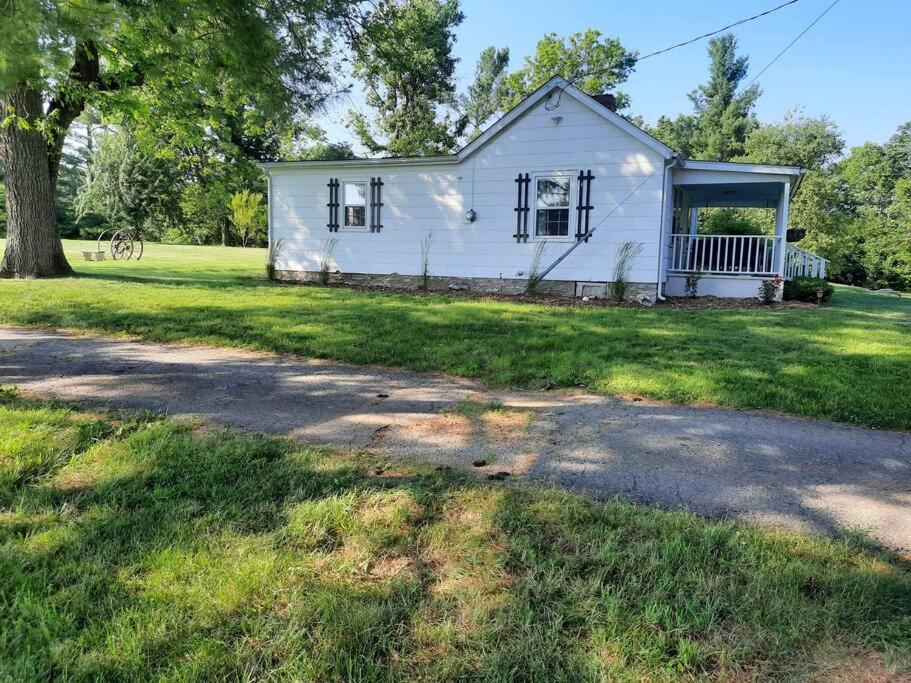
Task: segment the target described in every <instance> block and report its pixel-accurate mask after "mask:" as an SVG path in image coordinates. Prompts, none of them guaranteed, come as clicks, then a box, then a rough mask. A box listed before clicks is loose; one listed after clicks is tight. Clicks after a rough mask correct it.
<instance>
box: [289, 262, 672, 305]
mask: <svg viewBox="0 0 911 683" xmlns="http://www.w3.org/2000/svg"><path fill="white" fill-rule="evenodd" d="M275 279H276V280H279V281H281V282H318V281H319V273H317V272H314V271H303V270H277V271H275ZM329 282H330V283H332V284H346V285H361V286H364V285H369V286H374V287H388V288H390V289H405V290H414V291H417V290H419V289H420V288H421V287H422V286H423V282H424V281H423V278H422V277H421V276H419V275H398V274H397V273H391V274H389V275H373V274H367V273H330V274H329ZM527 284H528V280H526V279H524V278H521V279H519V278H496V277H439V276H436V275H431V276H430V277H429V278H427V286H428V289H429V290H430V291H432V292H447V291H452V289H454V288H459V289H460V290H462V291H467V292H473V293H475V294H514V295H518V294H522V293H524V292H525V287H526V285H527ZM607 285H608V283H607V282H581V281H580V282H577V281H575V280H542V281H541V282H540V283H539V284H538V287H537V289H536V293H537V294H547V295H551V296H569V297H572V296H577V297H582V296H590V297H592V298H604V297H606V296H607ZM656 293H657V286H656V285H655V284H654V283H651V284H649V283H647V282H631V283H630V284H629V287H628V289H627V294H626V298H627V300H629V301H635V300H636V297H637V296H639V295H640V294H645V295H646V296H648V297H650V298H651V300H652V301H654V300H655V295H656Z"/></svg>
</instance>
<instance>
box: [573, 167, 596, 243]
mask: <svg viewBox="0 0 911 683" xmlns="http://www.w3.org/2000/svg"><path fill="white" fill-rule="evenodd" d="M594 177H595V176H593V175H592V172H591V171H590V170H589V171H585V172H584V173H583V172H582V171H579V178H578V180H579V203H578V204H577V205H576V213H577V215H576V242H580V241H582V240H584V241H586V242H588V220H589V214H590V213H591V210H592V209H593V208H594V207H593V206H592V180H593V179H594Z"/></svg>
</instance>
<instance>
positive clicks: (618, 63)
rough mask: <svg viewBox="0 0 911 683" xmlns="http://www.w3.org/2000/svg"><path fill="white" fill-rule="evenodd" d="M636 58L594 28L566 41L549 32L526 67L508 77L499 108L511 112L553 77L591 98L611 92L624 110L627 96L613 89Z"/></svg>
mask: <svg viewBox="0 0 911 683" xmlns="http://www.w3.org/2000/svg"><path fill="white" fill-rule="evenodd" d="M636 56H637V53H636V52H630V51H629V50H627V49H626V48H625V47H623V45H622V44H621V43H620V39H619V38H603V37H602V34H601V32H600V31H597V30H596V29H593V28H589V29H586V30H585V31H584V32H583V33H574V34H572V35H571V36H569V37H567V38H561V37H559V36H557V35H556V34H555V33H548V34H547V35H545V36H544V37H543V38H542V39H541V40H539V41H538V44H537V47H536V48H535V54H534V55H532V56H530V57H526V58H525V65H524V66H523V67H522V68H520V69H518V70H517V71H514V72H513V73H511V74H509V76H508V77H507V79H506V88H505V90H506V93H505V95H504V97H503V100H502V103H501V106H502V109H503V110H509V109H512V108H513V107H515V106H516V105H518V104H519V103H520V102H521V101H522V100H523V99H525V98H526V97H527V96H528V95H530V94H531V93H533V92H534V91H535V90H537V89H538V88H540V87H541V86H542V85H544V84H545V83H547V81H549V80H550V79H551V78H553V77H554V76H562V77H563V78H565V79H566V80H568V81H570V82H572V83H573V84H575V86H576V87H578V88H579V89H580V90H582V91H584V92H587V93H589V94H591V95H599V94H602V93H606V92H612V93H613V94H614V95H615V96H616V98H617V106H618V108H621V109H622V108H625V107H627V106H628V105H629V97H628V96H627V95H626V94H624V93H622V92H618V91H617V90H616V88H617V86H618V85H619V84H621V83H623V82H624V81H626V79H627V78H629V76H630V74H631V73H632V72H633V69H634V68H635V64H636Z"/></svg>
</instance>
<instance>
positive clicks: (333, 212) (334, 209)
mask: <svg viewBox="0 0 911 683" xmlns="http://www.w3.org/2000/svg"><path fill="white" fill-rule="evenodd" d="M338 187H339V182H338V178H330V179H329V203H328V204H326V206H328V207H329V222H328V223H327V224H326V227H327V228H329V232H338Z"/></svg>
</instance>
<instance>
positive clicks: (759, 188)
mask: <svg viewBox="0 0 911 683" xmlns="http://www.w3.org/2000/svg"><path fill="white" fill-rule="evenodd" d="M610 105H611V100H610V99H609V98H603V97H601V98H594V97H590V96H589V95H586V94H585V93H583V92H582V91H580V90H578V89H577V88H575V87H574V86H572V85H571V84H570V83H568V82H566V81H564V80H563V79H561V78H554V79H552V80H551V81H549V82H548V83H547V84H546V85H544V86H543V87H541V88H540V89H538V90H537V91H536V92H535V93H533V94H532V95H531V96H529V97H528V98H527V99H526V100H525V101H523V102H522V103H521V104H520V105H519V106H517V107H516V108H515V109H513V110H512V111H511V112H509V113H508V114H506V115H505V116H504V117H503V118H502V119H500V120H499V121H498V122H497V123H495V124H494V125H493V126H491V127H490V128H489V129H488V130H487V131H486V132H485V133H484V134H483V135H481V136H480V137H478V138H477V139H476V140H474V141H473V142H472V143H470V144H469V145H467V146H466V147H464V148H463V149H461V150H460V151H459V152H457V153H456V154H452V155H449V156H438V157H417V158H387V159H357V160H345V161H300V162H276V163H266V164H263V169H264V170H265V172H266V174H267V176H268V179H269V213H268V215H269V244H270V247H271V249H272V250H273V253H274V261H275V271H276V277H278V278H281V279H285V280H302V281H306V280H312V279H314V278H315V277H316V273H317V271H318V270H319V269H320V265H321V263H322V262H323V261H324V260H325V256H326V250H327V245H329V244H332V243H334V249H333V250H332V253H331V259H330V261H331V264H330V267H329V269H330V271H331V272H332V273H333V274H334V275H333V278H335V279H337V280H341V281H356V282H377V283H381V284H391V285H395V286H405V287H417V286H418V285H419V284H420V283H421V282H422V279H421V274H422V269H423V266H422V252H421V242H422V240H424V239H425V238H426V237H427V235H428V234H430V233H432V235H433V237H432V241H431V246H430V251H429V258H428V261H429V272H430V274H431V275H432V277H431V278H430V286H431V287H433V288H438V289H445V288H447V287H449V286H450V285H454V284H459V285H462V286H465V287H468V288H469V289H472V290H476V291H488V292H489V291H496V292H506V293H518V292H521V291H523V289H524V288H525V285H526V283H527V280H528V275H529V270H530V268H531V265H532V260H533V258H534V256H535V252H536V250H537V249H539V248H540V249H543V254H542V256H541V260H540V269H541V271H545V270H546V271H547V275H546V277H545V278H544V280H543V281H542V282H541V286H540V287H539V289H540V290H541V291H549V292H553V293H560V294H568V295H576V296H583V295H599V294H601V293H603V292H604V291H605V288H606V285H607V283H609V282H610V281H611V280H612V279H613V277H614V273H615V267H616V260H617V259H616V257H617V252H618V249H619V247H620V246H621V245H622V244H624V243H632V244H633V245H635V246H636V247H637V250H638V255H637V256H636V257H635V258H634V260H633V262H632V264H631V268H630V271H629V277H628V281H629V282H631V283H633V285H632V286H631V287H630V289H629V292H630V294H631V295H639V294H647V295H648V296H650V297H658V298H661V297H663V296H665V295H680V294H682V293H683V284H684V279H685V277H686V274H687V273H691V272H696V271H698V272H701V273H702V274H703V276H702V278H701V280H700V282H699V293H700V294H714V295H718V296H740V297H753V296H756V294H757V292H758V288H759V283H760V281H761V280H763V279H766V278H769V277H773V276H775V275H780V276H781V277H782V278H785V279H787V278H790V277H793V276H795V275H798V274H806V275H817V276H824V275H825V265H826V262H825V260H824V259H822V258H820V257H818V256H816V255H814V254H811V253H809V252H806V251H804V250H802V249H799V248H797V247H794V246H792V245H790V244H788V243H787V240H786V235H787V222H788V202H789V199H790V197H791V196H793V194H794V193H795V192H796V191H797V189H798V187H799V186H800V182H801V179H802V177H803V174H804V170H803V169H801V168H796V167H790V166H765V165H757V164H738V163H722V162H710V161H691V160H687V159H683V158H681V157H680V156H679V155H678V154H677V153H676V152H674V151H673V150H672V149H670V148H669V147H667V146H666V145H664V144H662V143H661V142H659V141H658V140H656V139H655V138H653V137H651V136H650V135H648V134H647V133H646V132H644V131H643V130H641V129H639V128H637V127H636V126H634V125H633V124H631V123H630V122H629V121H627V120H626V119H624V118H623V117H622V116H620V115H618V114H617V113H616V112H614V111H613V110H612V108H611V106H610ZM701 207H765V208H774V209H775V210H776V220H775V235H774V236H772V235H738V236H730V235H702V234H697V230H696V228H697V220H696V218H697V211H696V209H697V208H701ZM330 241H331V242H330ZM542 242H543V243H544V245H543V247H539V246H538V245H540V244H541V243H542Z"/></svg>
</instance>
